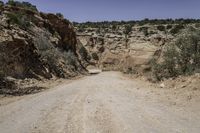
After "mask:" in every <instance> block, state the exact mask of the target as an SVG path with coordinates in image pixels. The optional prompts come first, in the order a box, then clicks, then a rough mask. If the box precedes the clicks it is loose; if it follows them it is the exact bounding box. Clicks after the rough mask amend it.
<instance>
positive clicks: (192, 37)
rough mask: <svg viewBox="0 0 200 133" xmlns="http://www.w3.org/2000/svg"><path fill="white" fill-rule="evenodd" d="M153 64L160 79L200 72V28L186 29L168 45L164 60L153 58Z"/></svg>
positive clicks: (154, 71) (157, 77)
mask: <svg viewBox="0 0 200 133" xmlns="http://www.w3.org/2000/svg"><path fill="white" fill-rule="evenodd" d="M152 64H153V73H154V75H155V77H156V79H158V80H162V79H163V78H169V77H176V76H178V75H190V74H193V73H195V72H200V30H196V29H194V28H189V29H187V30H185V31H184V32H183V33H182V34H180V35H179V36H178V37H177V39H176V40H175V42H173V43H171V44H169V45H167V47H166V50H165V51H164V54H163V61H162V62H161V63H156V61H155V60H153V62H152Z"/></svg>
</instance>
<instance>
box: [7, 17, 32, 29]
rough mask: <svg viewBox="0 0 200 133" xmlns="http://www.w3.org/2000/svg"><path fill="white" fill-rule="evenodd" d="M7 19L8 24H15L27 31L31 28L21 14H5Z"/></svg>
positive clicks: (26, 18) (27, 20) (28, 21)
mask: <svg viewBox="0 0 200 133" xmlns="http://www.w3.org/2000/svg"><path fill="white" fill-rule="evenodd" d="M7 17H8V18H9V20H8V23H10V24H17V25H19V26H20V27H21V28H24V29H27V28H29V27H30V26H31V23H30V20H29V18H28V17H27V16H26V15H25V14H22V13H7Z"/></svg>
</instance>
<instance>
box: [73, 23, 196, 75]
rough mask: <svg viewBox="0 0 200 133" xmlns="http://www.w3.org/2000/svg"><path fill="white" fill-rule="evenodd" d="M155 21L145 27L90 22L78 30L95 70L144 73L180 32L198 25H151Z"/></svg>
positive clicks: (144, 25) (135, 24) (79, 25)
mask: <svg viewBox="0 0 200 133" xmlns="http://www.w3.org/2000/svg"><path fill="white" fill-rule="evenodd" d="M152 21H153V20H152ZM152 21H149V22H145V23H144V24H141V23H142V21H140V22H138V23H133V22H130V23H128V22H127V23H125V22H97V23H92V22H91V23H90V22H88V23H80V24H76V27H77V28H76V29H77V34H78V39H79V40H80V41H81V42H82V44H83V45H84V46H85V48H86V49H87V50H88V51H89V53H90V59H91V62H93V64H96V66H98V67H100V68H102V69H104V70H120V71H123V72H125V73H145V72H146V71H149V70H150V69H151V68H150V63H151V61H152V59H153V58H156V59H158V58H160V56H161V55H162V51H163V48H164V46H165V44H167V43H169V42H171V41H172V40H173V39H174V38H176V35H177V34H178V33H179V32H180V31H181V30H183V29H185V28H186V27H188V26H194V24H195V22H194V23H193V22H192V23H190V24H183V23H184V22H182V21H181V20H180V22H179V21H172V20H170V21H169V22H168V21H167V20H163V22H162V21H161V23H160V24H157V23H155V22H154V23H155V24H154V23H153V24H151V23H150V22H152ZM157 21H158V20H157ZM171 21H172V22H171Z"/></svg>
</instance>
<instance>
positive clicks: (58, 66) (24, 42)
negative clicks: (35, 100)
mask: <svg viewBox="0 0 200 133" xmlns="http://www.w3.org/2000/svg"><path fill="white" fill-rule="evenodd" d="M16 4H17V5H16ZM0 9H1V14H0V29H1V31H0V63H1V64H0V75H1V76H0V77H1V81H0V82H1V86H0V88H1V89H0V93H12V89H14V90H15V89H16V88H18V87H16V84H15V80H17V79H25V78H36V79H44V78H45V79H50V78H53V77H59V78H70V77H74V76H77V75H80V74H83V73H86V69H85V66H84V65H83V64H84V62H85V61H84V58H82V57H81V53H80V49H81V48H82V46H81V44H80V43H77V38H76V33H75V31H74V27H73V25H72V23H71V22H69V21H68V20H66V19H64V18H63V17H61V16H59V15H54V14H45V13H41V12H38V11H37V9H36V8H35V7H34V6H32V5H29V4H27V3H20V2H16V3H7V4H5V5H3V4H2V5H1V7H0ZM7 77H8V78H7ZM9 77H12V78H9ZM13 78H14V79H13ZM5 88H9V89H10V90H11V91H10V90H6V89H5ZM4 90H5V91H6V92H5V91H4ZM14 90H13V91H14Z"/></svg>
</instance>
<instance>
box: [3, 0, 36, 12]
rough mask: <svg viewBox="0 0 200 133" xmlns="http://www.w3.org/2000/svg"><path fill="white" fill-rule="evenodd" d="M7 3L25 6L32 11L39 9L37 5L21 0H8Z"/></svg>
mask: <svg viewBox="0 0 200 133" xmlns="http://www.w3.org/2000/svg"><path fill="white" fill-rule="evenodd" d="M6 4H7V5H10V6H15V7H20V8H24V9H27V10H31V11H38V10H37V7H36V6H35V5H32V4H31V3H29V2H19V1H14V0H8V2H7V3H6Z"/></svg>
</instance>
